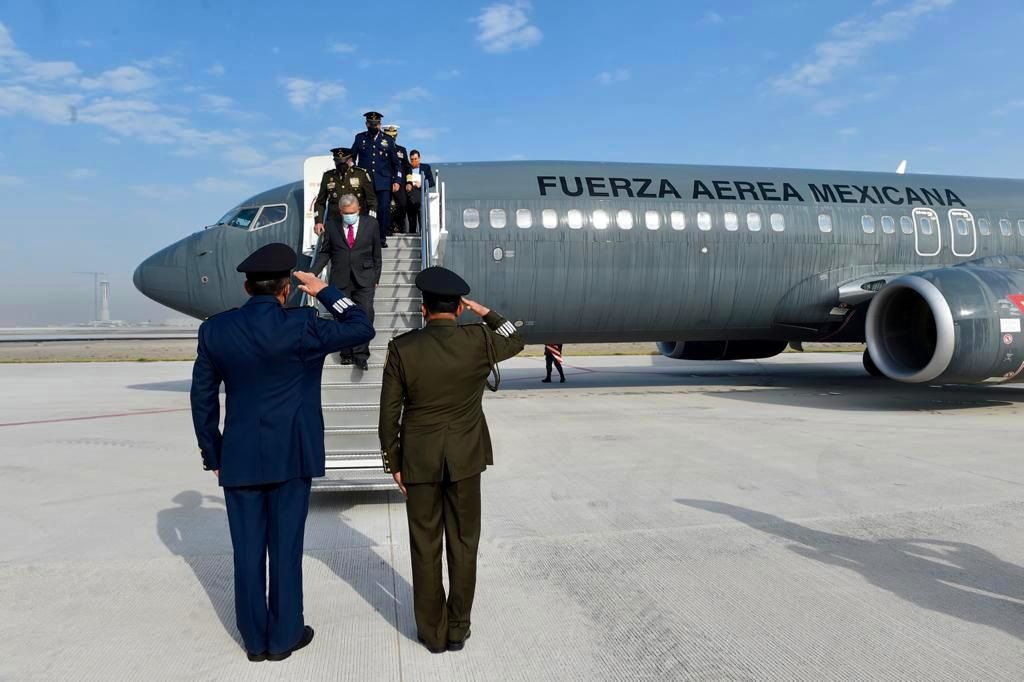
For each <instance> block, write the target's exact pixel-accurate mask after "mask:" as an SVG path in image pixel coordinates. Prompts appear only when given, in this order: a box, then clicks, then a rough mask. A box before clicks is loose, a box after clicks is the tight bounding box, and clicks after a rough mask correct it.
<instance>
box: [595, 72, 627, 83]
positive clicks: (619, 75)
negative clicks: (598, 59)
mask: <svg viewBox="0 0 1024 682" xmlns="http://www.w3.org/2000/svg"><path fill="white" fill-rule="evenodd" d="M631 76H632V74H631V73H630V71H629V69H621V68H620V69H613V70H611V71H602V72H601V73H599V74H597V82H598V83H600V84H601V85H611V84H612V83H622V82H623V81H628V80H629V79H630V77H631Z"/></svg>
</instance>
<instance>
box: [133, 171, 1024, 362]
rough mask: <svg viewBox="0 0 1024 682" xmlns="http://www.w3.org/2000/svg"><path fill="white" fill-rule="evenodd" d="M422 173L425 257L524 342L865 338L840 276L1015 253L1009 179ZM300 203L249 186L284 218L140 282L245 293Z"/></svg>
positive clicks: (156, 266)
mask: <svg viewBox="0 0 1024 682" xmlns="http://www.w3.org/2000/svg"><path fill="white" fill-rule="evenodd" d="M434 170H435V172H437V173H438V176H439V179H440V181H441V182H443V183H444V192H443V219H442V225H440V226H439V225H434V226H432V227H433V230H434V234H435V236H434V241H436V253H437V258H436V261H435V263H434V264H438V265H443V266H445V267H447V268H451V269H452V270H455V271H456V272H458V273H460V274H461V275H462V276H463V277H465V278H466V280H467V281H468V282H469V283H470V284H471V286H472V288H473V292H472V297H473V298H475V299H477V300H480V301H482V302H484V303H485V304H487V305H489V306H491V307H493V308H495V309H496V310H499V311H501V312H502V313H503V314H505V315H507V316H508V317H509V318H510V319H512V320H514V321H516V323H517V324H520V323H521V328H522V332H523V334H524V336H525V337H526V338H527V340H529V341H531V342H544V341H555V342H564V343H579V342H616V341H686V340H694V341H701V340H708V341H710V340H766V339H767V340H778V341H795V340H802V341H808V340H815V339H826V338H828V339H834V340H863V338H864V336H863V335H864V331H863V320H860V321H859V322H855V323H854V324H851V325H847V324H846V323H847V322H848V321H849V320H850V319H851V317H852V316H847V315H844V314H843V312H844V310H852V309H854V308H856V307H857V306H858V305H859V304H860V303H862V302H864V301H866V300H867V298H864V297H859V296H858V295H857V291H854V292H853V293H852V294H850V293H849V292H848V291H847V290H846V289H843V287H844V286H846V287H849V285H850V283H855V284H858V283H859V282H860V280H861V279H865V284H867V283H868V280H870V278H872V277H876V276H882V275H884V276H887V277H888V276H892V275H898V274H901V273H910V272H920V271H924V270H929V269H933V268H938V267H943V266H950V265H955V264H958V263H962V262H967V261H974V260H977V259H981V258H986V257H993V256H1017V255H1024V181H1018V180H1006V179H987V178H969V177H953V176H938V175H897V174H890V173H863V172H844V171H815V170H799V169H774V168H739V167H724V166H687V165H659V164H627V163H582V162H493V163H490V162H488V163H464V164H437V165H435V166H434ZM308 202H309V198H308V197H304V196H303V190H302V183H293V184H290V185H284V186H282V187H279V188H276V189H273V190H269V191H267V192H264V193H263V194H260V195H257V196H255V197H252V198H251V199H249V200H247V201H246V202H243V204H241V205H244V206H260V205H270V204H285V205H287V207H288V210H287V218H286V219H285V220H284V221H283V222H280V223H278V224H276V225H270V226H269V227H264V228H262V229H256V230H247V229H242V228H239V227H232V226H226V225H219V226H214V227H211V228H208V229H206V230H203V231H200V232H197V233H196V234H193V235H191V236H189V237H187V238H185V239H183V240H181V241H179V242H177V243H176V244H173V245H171V246H169V247H167V248H166V249H164V250H163V251H160V252H158V253H157V254H154V255H153V256H152V257H150V258H149V259H147V260H146V261H145V262H144V263H143V264H142V265H140V266H139V268H138V270H137V271H136V274H135V281H136V286H137V287H138V288H139V289H140V290H141V291H142V292H143V293H145V294H146V295H148V296H150V297H151V298H153V299H155V300H157V301H159V302H161V303H164V304H165V305H168V306H169V307H172V308H174V309H175V310H178V311H180V312H183V313H186V314H188V315H192V316H195V317H198V318H205V317H208V316H210V315H213V314H215V313H218V312H220V311H222V310H226V309H229V308H232V307H236V306H238V305H241V304H242V303H243V302H244V300H245V298H246V295H245V293H244V291H243V290H242V275H240V274H238V273H237V272H235V267H236V265H237V264H238V263H239V262H241V261H242V260H243V259H244V258H245V257H246V256H247V255H248V254H249V253H251V252H252V251H253V250H254V249H256V248H258V247H259V246H261V245H263V244H266V243H270V242H275V241H280V242H285V243H287V244H290V245H291V246H292V247H294V248H296V250H299V248H300V246H301V243H302V216H303V209H304V207H305V206H306V204H308ZM474 211H475V212H474ZM1001 221H1003V222H1001ZM1006 221H1009V222H1008V223H1007V222H1006ZM1007 226H1008V228H1009V230H1008V231H1009V234H1006V232H1007ZM441 228H443V230H442V229H441ZM985 232H987V234H985ZM385 253H386V252H385ZM855 289H856V287H855ZM868 289H870V285H868ZM844 292H846V293H844ZM837 306H838V307H839V308H840V310H838V311H837Z"/></svg>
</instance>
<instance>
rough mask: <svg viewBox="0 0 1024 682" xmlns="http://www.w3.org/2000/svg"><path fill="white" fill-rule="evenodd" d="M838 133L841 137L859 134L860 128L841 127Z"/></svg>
mask: <svg viewBox="0 0 1024 682" xmlns="http://www.w3.org/2000/svg"><path fill="white" fill-rule="evenodd" d="M839 134H840V135H842V136H843V137H853V136H854V135H859V134H860V129H859V128H852V127H851V128H842V129H840V131H839Z"/></svg>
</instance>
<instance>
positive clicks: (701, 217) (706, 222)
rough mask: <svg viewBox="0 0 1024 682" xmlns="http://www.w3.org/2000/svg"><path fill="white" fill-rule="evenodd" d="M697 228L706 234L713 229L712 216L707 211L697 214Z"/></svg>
mask: <svg viewBox="0 0 1024 682" xmlns="http://www.w3.org/2000/svg"><path fill="white" fill-rule="evenodd" d="M697 227H699V228H700V229H701V230H703V231H704V232H707V231H708V230H710V229H711V214H710V213H707V212H706V211H701V212H700V213H698V214H697Z"/></svg>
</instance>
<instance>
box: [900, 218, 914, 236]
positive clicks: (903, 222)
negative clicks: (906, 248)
mask: <svg viewBox="0 0 1024 682" xmlns="http://www.w3.org/2000/svg"><path fill="white" fill-rule="evenodd" d="M900 232H902V233H903V234H914V221H913V220H911V219H910V216H905V215H904V216H900Z"/></svg>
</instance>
